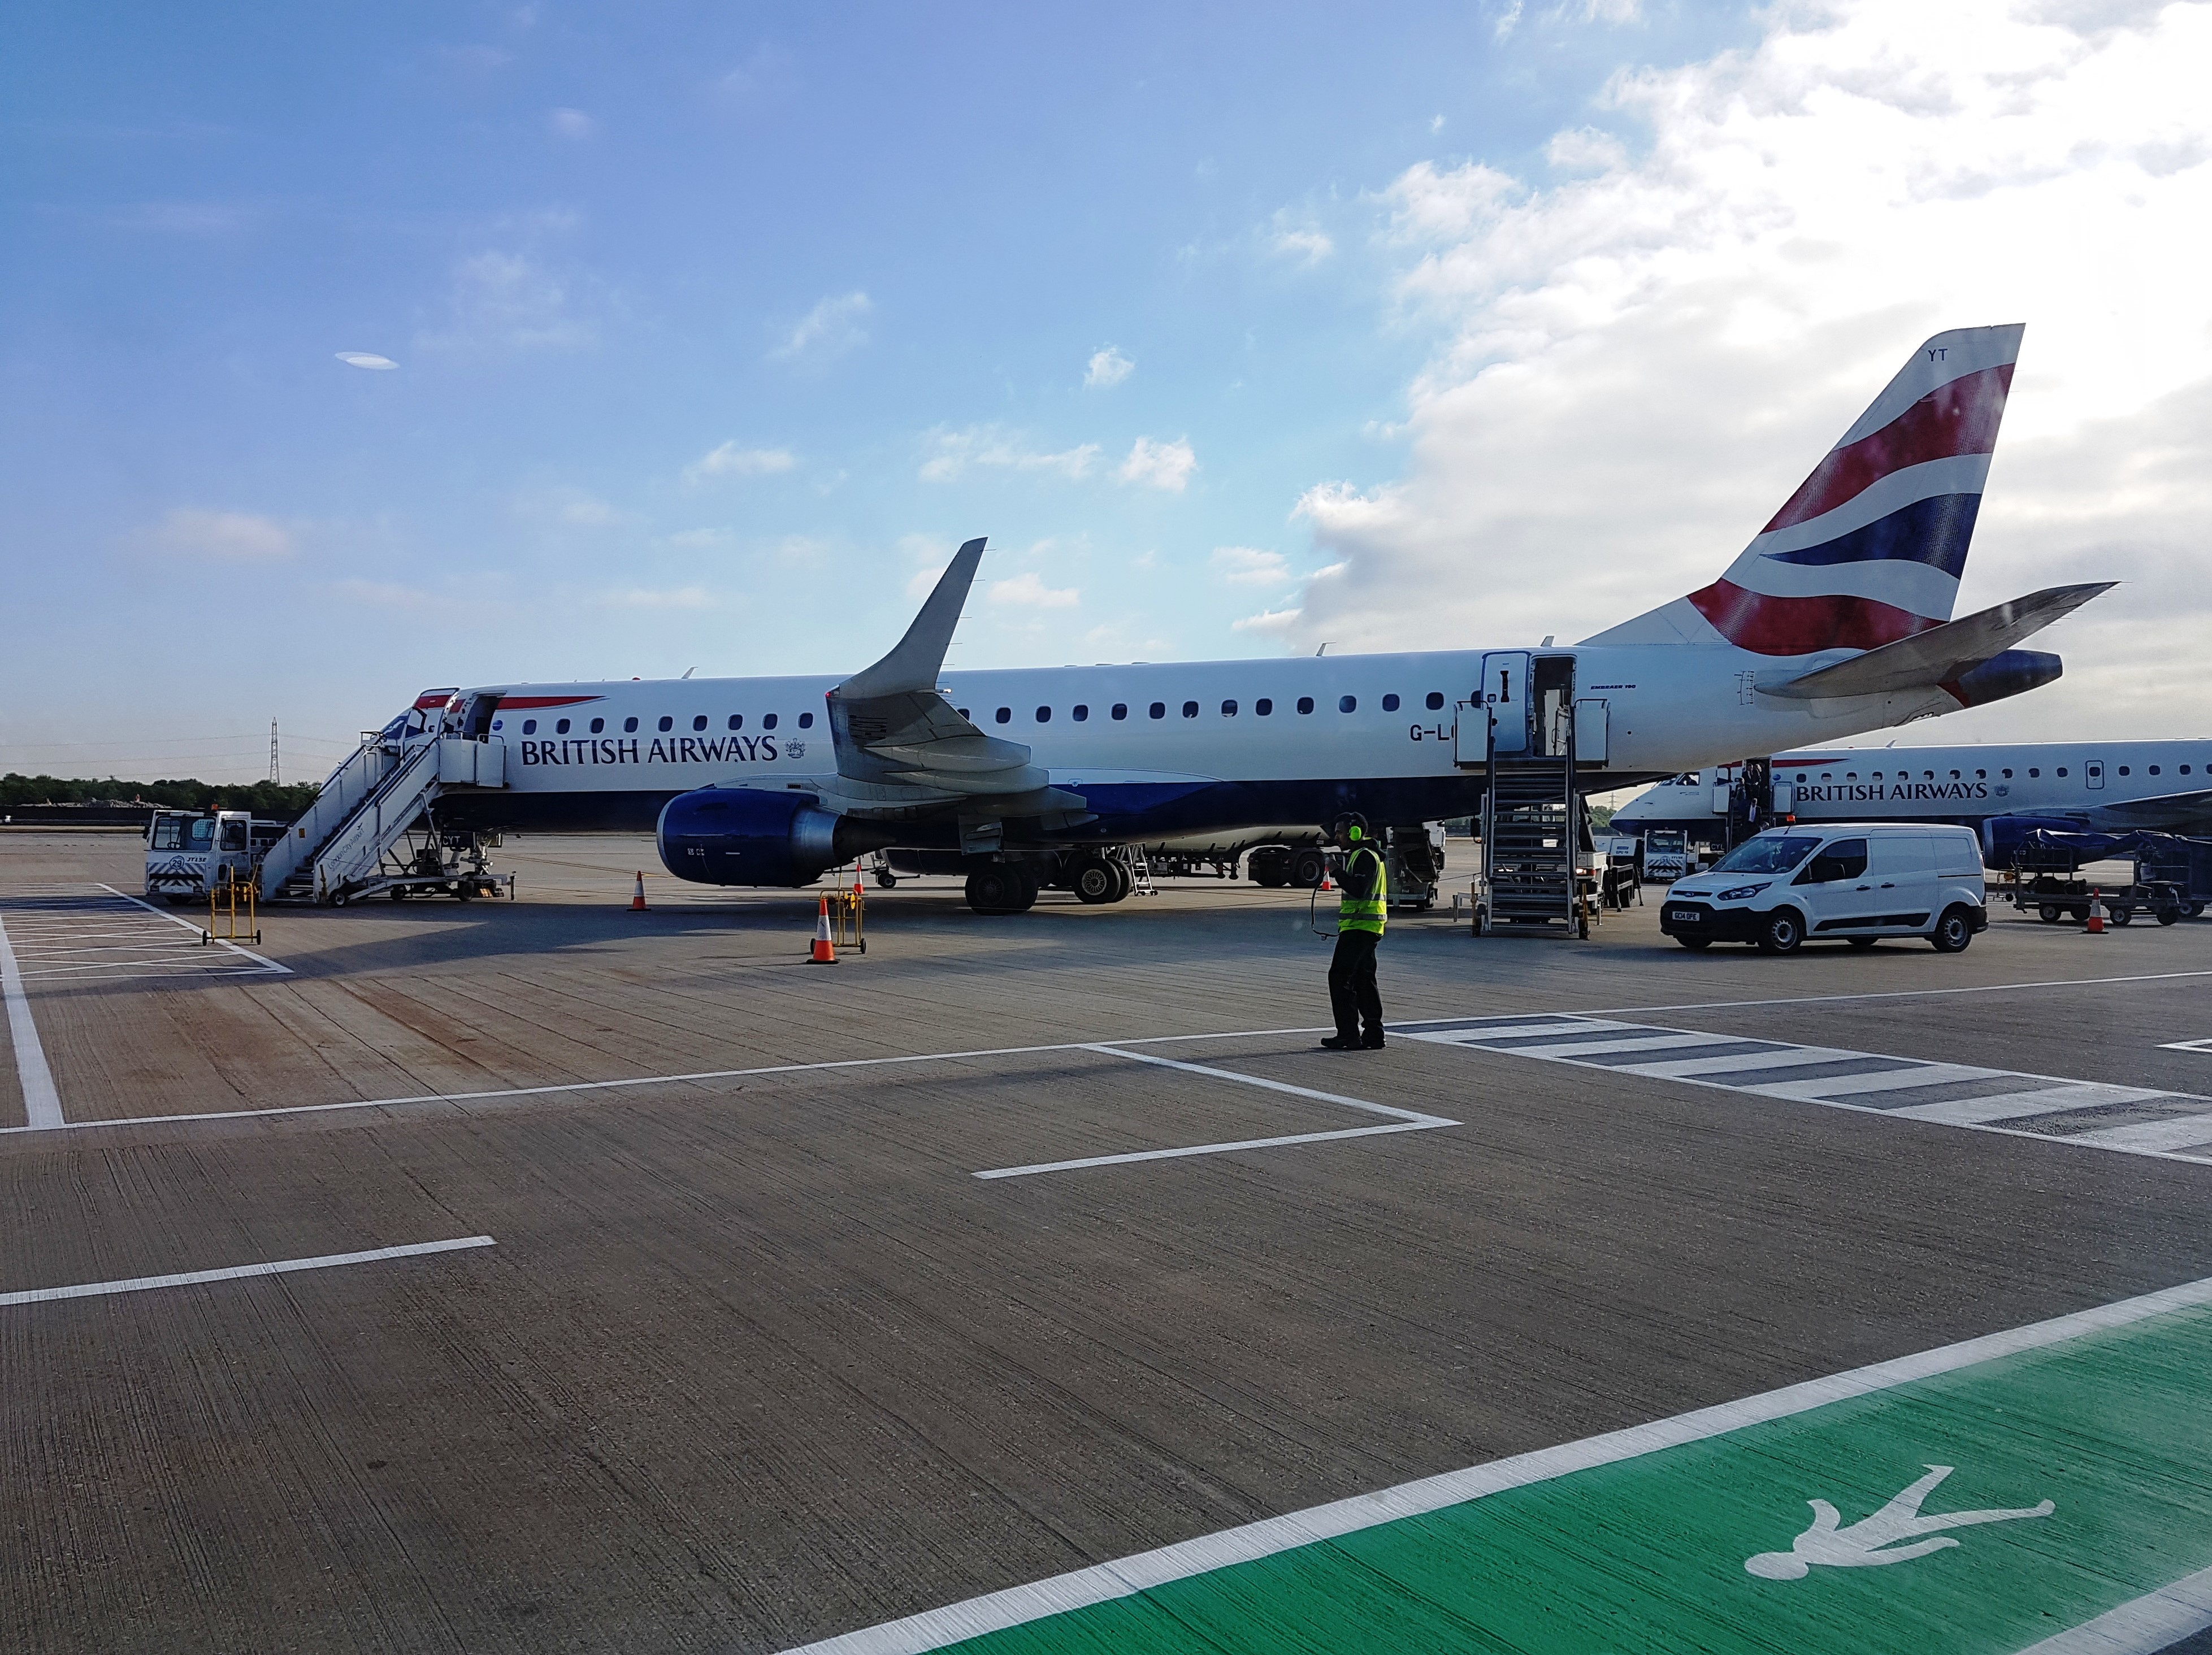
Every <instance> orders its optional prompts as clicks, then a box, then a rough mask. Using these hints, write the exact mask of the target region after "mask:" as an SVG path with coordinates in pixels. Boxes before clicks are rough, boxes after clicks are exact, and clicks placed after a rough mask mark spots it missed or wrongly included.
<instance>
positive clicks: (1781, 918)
mask: <svg viewBox="0 0 2212 1655" xmlns="http://www.w3.org/2000/svg"><path fill="white" fill-rule="evenodd" d="M1804 940H1805V922H1804V921H1803V920H1802V919H1800V918H1798V917H1797V911H1796V909H1795V908H1777V909H1776V910H1775V911H1774V912H1772V913H1770V914H1768V915H1767V916H1766V917H1765V918H1764V919H1762V920H1761V921H1760V922H1759V952H1760V953H1761V954H1795V953H1796V951H1797V945H1798V944H1799V943H1802V942H1803V941H1804Z"/></svg>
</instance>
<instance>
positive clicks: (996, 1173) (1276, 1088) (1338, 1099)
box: [974, 1045, 1459, 1178]
mask: <svg viewBox="0 0 2212 1655" xmlns="http://www.w3.org/2000/svg"><path fill="white" fill-rule="evenodd" d="M1082 1050H1084V1051H1085V1052H1097V1053H1098V1054H1099V1055H1100V1056H1101V1057H1107V1058H1127V1059H1129V1060H1130V1061H1131V1062H1132V1063H1144V1064H1155V1065H1157V1066H1158V1067H1159V1068H1162V1069H1180V1070H1182V1071H1183V1072H1184V1073H1185V1074H1187V1075H1203V1076H1206V1077H1207V1078H1208V1079H1211V1080H1221V1081H1235V1082H1237V1083H1238V1084H1239V1085H1243V1086H1256V1087H1258V1088H1261V1090H1263V1091H1267V1092H1286V1093H1288V1094H1291V1096H1293V1097H1299V1098H1311V1099H1313V1100H1316V1102H1320V1103H1334V1104H1340V1105H1342V1106H1344V1107H1345V1108H1347V1109H1361V1110H1364V1111H1366V1112H1368V1113H1369V1114H1373V1115H1388V1116H1389V1117H1390V1118H1391V1119H1392V1120H1393V1121H1394V1122H1395V1125H1389V1126H1353V1127H1348V1128H1346V1129H1343V1130H1341V1131H1334V1132H1297V1133H1293V1134H1291V1135H1288V1136H1286V1137H1267V1138H1243V1139H1240V1140H1238V1141H1237V1142H1236V1143H1193V1144H1187V1145H1185V1146H1183V1147H1182V1148H1180V1149H1133V1150H1127V1151H1124V1152H1122V1153H1121V1154H1119V1155H1083V1156H1080V1157H1079V1158H1077V1159H1075V1160H1072V1161H1037V1162H1035V1163H1033V1164H1031V1165H1030V1166H1027V1167H993V1168H992V1169H991V1170H989V1171H988V1172H981V1173H975V1174H974V1176H975V1177H976V1178H1028V1177H1031V1176H1033V1175H1035V1174H1036V1173H1073V1172H1080V1171H1083V1170H1084V1169H1085V1168H1088V1167H1121V1166H1126V1165H1127V1164H1128V1163H1130V1162H1132V1161H1181V1160H1183V1159H1185V1158H1187V1157H1188V1156H1191V1155H1234V1154H1236V1153H1237V1152H1238V1151H1239V1150H1243V1149H1281V1148H1282V1147H1283V1146H1285V1144H1291V1143H1334V1142H1336V1141H1338V1140H1339V1139H1342V1138H1356V1137H1378V1136H1380V1135H1381V1134H1383V1133H1385V1132H1425V1131H1431V1130H1433V1129H1434V1128H1436V1127H1439V1126H1456V1125H1459V1122H1457V1121H1455V1120H1448V1119H1446V1118H1444V1117H1443V1116H1442V1115H1425V1114H1422V1113H1421V1112H1419V1111H1418V1110H1413V1109H1400V1108H1398V1107H1396V1106H1394V1105H1391V1104H1387V1103H1372V1102H1370V1101H1369V1100H1367V1099H1365V1098H1348V1097H1346V1096H1345V1095H1344V1094H1342V1093H1340V1092H1317V1091H1316V1090H1315V1089H1314V1088H1311V1087H1310V1086H1292V1085H1291V1084H1290V1083H1289V1082H1286V1081H1271V1080H1268V1079H1267V1078H1265V1077H1264V1076H1259V1075H1245V1074H1240V1073H1238V1072H1237V1070H1233V1069H1215V1068H1212V1067H1211V1066H1210V1065H1208V1064H1196V1063H1182V1062H1179V1061H1177V1060H1176V1058H1162V1057H1158V1056H1156V1055H1155V1054H1153V1053H1152V1052H1129V1051H1125V1050H1123V1049H1122V1048H1121V1047H1119V1046H1103V1045H1102V1046H1085V1047H1083V1048H1082Z"/></svg>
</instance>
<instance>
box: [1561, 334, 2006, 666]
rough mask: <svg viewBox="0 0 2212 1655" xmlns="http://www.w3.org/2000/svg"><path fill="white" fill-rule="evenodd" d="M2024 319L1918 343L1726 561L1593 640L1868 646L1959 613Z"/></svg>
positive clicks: (1751, 647) (1787, 653)
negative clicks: (1704, 582)
mask: <svg viewBox="0 0 2212 1655" xmlns="http://www.w3.org/2000/svg"><path fill="white" fill-rule="evenodd" d="M2024 331H2025V329H2024V327H2023V326H2022V325H2021V324H2017V323H2015V324H2011V325H2008V326H2005V327H1995V328H1958V329H1954V330H1952V331H1951V332H1948V333H1939V334H1937V335H1936V336H1935V337H1934V338H1932V339H1930V340H1929V341H1928V342H1927V343H1925V344H1923V345H1922V346H1921V347H1920V349H1918V350H1917V351H1915V352H1913V354H1912V356H1911V360H1910V361H1907V362H1906V363H1905V366H1904V367H1902V368H1901V369H1899V371H1898V373H1897V377H1896V378H1894V379H1892V380H1891V381H1890V382H1889V384H1888V385H1887V386H1885V387H1884V388H1883V390H1882V393H1881V396H1879V397H1875V399H1874V402H1873V403H1872V405H1871V406H1869V408H1868V409H1867V410H1866V412H1865V413H1863V414H1862V415H1859V417H1858V419H1857V421H1856V422H1855V423H1854V424H1853V425H1852V427H1851V428H1850V430H1848V431H1846V432H1844V435H1843V440H1841V441H1840V442H1838V443H1837V445H1836V446H1834V447H1833V448H1832V449H1830V450H1829V451H1828V453H1827V456H1826V458H1824V459H1822V460H1821V462H1820V464H1818V465H1816V466H1814V468H1813V475H1812V476H1808V477H1807V478H1806V479H1805V481H1804V482H1802V483H1801V484H1799V485H1798V488H1797V492H1796V494H1792V495H1790V500H1789V501H1788V503H1787V504H1786V505H1784V506H1783V508H1782V509H1781V510H1780V511H1779V512H1776V513H1775V514H1774V517H1773V519H1772V520H1771V522H1769V523H1768V524H1767V525H1766V526H1765V528H1764V529H1762V530H1759V533H1758V534H1757V535H1756V536H1755V537H1753V540H1752V543H1751V544H1750V545H1748V546H1747V547H1746V548H1744V550H1743V555H1741V557H1739V558H1737V559H1736V561H1735V562H1734V563H1731V564H1730V565H1729V568H1728V573H1725V574H1723V576H1722V577H1721V578H1720V579H1718V580H1716V581H1714V582H1713V584H1712V585H1710V586H1705V587H1703V588H1701V589H1700V590H1699V591H1693V592H1692V593H1691V594H1690V595H1689V596H1688V597H1678V598H1676V599H1675V600H1674V602H1673V603H1666V604H1662V606H1660V607H1659V608H1658V609H1653V610H1650V612H1649V613H1647V614H1644V615H1638V617H1637V618H1636V619H1634V620H1633V621H1625V622H1623V623H1622V624H1621V625H1620V626H1618V627H1613V628H1612V629H1611V630H1609V631H1607V632H1602V633H1600V634H1598V635H1597V636H1596V637H1595V638H1592V639H1589V640H1587V641H1588V642H1589V643H1592V644H1658V643H1699V644H1711V643H1729V644H1734V645H1735V646H1736V647H1737V648H1739V649H1742V650H1747V651H1749V652H1751V653H1753V654H1755V655H1766V656H1775V657H1798V656H1806V655H1813V654H1817V653H1819V652H1821V651H1824V650H1839V649H1851V650H1869V649H1876V648H1879V647H1880V646H1882V645H1884V644H1892V643H1895V642H1896V641H1897V640H1899V639H1902V638H1910V637H1911V636H1913V635H1914V634H1917V633H1922V632H1925V631H1927V630H1929V628H1930V627H1937V626H1941V625H1942V623H1943V622H1945V621H1948V620H1949V619H1950V618H1951V607H1952V603H1953V602H1954V600H1955V599H1956V598H1957V597H1958V594H1959V578H1960V576H1961V575H1962V574H1964V573H1966V547H1967V543H1969V542H1970V541H1971V540H1972V538H1973V533H1974V518H1975V514H1976V513H1977V512H1978V511H1979V510H1980V508H1981V503H1982V485H1983V482H1984V480H1985V479H1986V478H1987V477H1988V476H1989V470H1990V452H1991V451H1992V450H1993V449H1995V448H1996V440H1997V425H1998V422H1999V421H2002V419H2003V417H2004V406H2005V395H2006V393H2007V391H2009V390H2010V389H2011V387H2012V370H2013V364H2014V363H2015V361H2017V360H2018V358H2019V355H2020V341H2021V334H2022V333H2023V332H2024Z"/></svg>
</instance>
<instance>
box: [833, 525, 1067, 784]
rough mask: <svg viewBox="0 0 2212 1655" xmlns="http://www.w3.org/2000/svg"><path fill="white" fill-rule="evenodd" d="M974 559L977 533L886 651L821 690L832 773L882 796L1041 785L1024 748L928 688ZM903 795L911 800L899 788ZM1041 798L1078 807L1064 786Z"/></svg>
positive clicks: (979, 552)
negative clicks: (832, 750)
mask: <svg viewBox="0 0 2212 1655" xmlns="http://www.w3.org/2000/svg"><path fill="white" fill-rule="evenodd" d="M981 561H983V542H982V541H981V540H971V541H969V543H967V544H966V545H964V546H963V547H962V548H961V549H960V550H959V551H958V553H957V554H956V555H954V557H953V559H952V561H951V563H950V564H948V565H947V566H946V567H945V573H944V574H943V575H942V576H940V577H939V579H938V582H937V585H936V587H935V588H934V589H933V591H931V592H930V594H929V597H928V599H927V602H925V603H923V604H922V606H921V613H920V614H919V615H915V618H914V622H913V624H912V625H911V626H909V627H908V628H907V629H906V636H905V637H903V638H902V639H900V640H899V641H898V644H897V646H896V647H895V648H894V649H893V650H892V651H891V652H890V654H888V655H886V656H884V658H883V659H882V660H880V661H878V662H877V663H876V664H874V665H873V666H872V667H869V668H867V669H866V670H863V671H860V672H856V673H854V675H853V676H851V677H849V678H848V679H847V680H845V682H843V683H842V684H840V685H838V686H837V687H836V688H835V689H833V690H831V691H830V692H829V730H830V734H831V737H832V738H833V740H834V741H835V743H836V749H837V773H838V774H839V775H840V776H842V777H843V778H844V779H847V780H848V781H854V782H861V783H866V784H871V785H872V787H874V788H877V789H883V790H885V792H886V795H887V796H886V797H885V800H884V802H885V803H890V802H892V797H895V796H896V795H897V794H900V793H903V792H906V791H907V790H921V791H925V792H927V793H932V794H937V795H951V796H954V797H969V798H985V797H997V796H1006V795H1036V794H1038V793H1039V792H1040V791H1042V790H1044V789H1045V788H1046V786H1047V782H1046V776H1045V772H1044V770H1043V769H1042V767H1039V766H1037V765H1034V764H1031V763H1030V749H1028V748H1027V747H1025V746H1024V745H1023V744H1022V743H1019V742H1008V741H1001V740H1000V739H999V738H998V737H995V736H987V735H985V734H984V733H983V732H982V731H980V730H978V729H977V728H976V727H975V725H974V724H971V723H969V721H968V720H967V719H965V718H962V717H961V716H960V713H959V710H958V709H957V708H956V707H955V706H953V705H952V703H951V702H950V701H948V700H945V695H944V694H943V692H942V691H940V690H939V688H938V687H937V679H938V675H939V673H940V672H942V671H943V670H944V668H945V650H946V649H947V648H948V647H949V646H951V642H952V632H953V628H954V627H957V626H958V625H959V624H960V612H961V610H962V609H963V608H964V607H965V605H966V603H967V601H968V591H969V587H970V586H972V585H974V584H975V570H976V567H977V565H979V564H980V563H981ZM907 802H909V803H912V802H919V801H916V800H915V799H914V798H913V797H912V796H911V795H908V801H907ZM1027 802H1031V803H1042V801H1037V800H1030V801H1027ZM1051 802H1052V803H1059V804H1063V805H1072V806H1073V807H1074V808H1076V809H1081V808H1082V801H1081V800H1080V799H1079V798H1077V797H1074V796H1073V795H1072V794H1071V795H1065V796H1055V797H1054V799H1053V800H1052V801H1051Z"/></svg>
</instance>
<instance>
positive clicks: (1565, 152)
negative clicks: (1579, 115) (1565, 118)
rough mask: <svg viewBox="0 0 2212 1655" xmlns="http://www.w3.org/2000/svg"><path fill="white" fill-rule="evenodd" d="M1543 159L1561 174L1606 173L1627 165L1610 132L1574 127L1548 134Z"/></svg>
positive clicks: (1626, 157) (1623, 151)
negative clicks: (1549, 135) (1549, 137)
mask: <svg viewBox="0 0 2212 1655" xmlns="http://www.w3.org/2000/svg"><path fill="white" fill-rule="evenodd" d="M1544 159H1545V160H1546V161H1550V162H1551V163H1552V165H1553V166H1554V167H1558V168H1559V170H1560V171H1561V172H1563V173H1609V172H1611V171H1612V170H1613V168H1614V167H1620V166H1622V165H1623V164H1625V163H1626V161H1627V160H1628V150H1627V149H1626V147H1625V146H1624V145H1623V144H1622V143H1621V142H1620V139H1619V138H1616V137H1614V136H1613V134H1612V133H1610V132H1601V131H1599V130H1597V128H1595V127H1594V126H1577V127H1571V128H1569V129H1568V130H1565V131H1564V132H1554V133H1553V134H1552V141H1551V142H1549V143H1547V144H1546V145H1545V146H1544Z"/></svg>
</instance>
